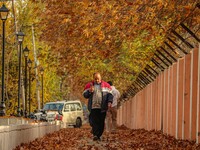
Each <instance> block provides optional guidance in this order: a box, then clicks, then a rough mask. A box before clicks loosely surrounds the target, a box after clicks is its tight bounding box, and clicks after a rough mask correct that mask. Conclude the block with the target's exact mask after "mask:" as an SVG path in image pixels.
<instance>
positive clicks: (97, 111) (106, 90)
mask: <svg viewBox="0 0 200 150" xmlns="http://www.w3.org/2000/svg"><path fill="white" fill-rule="evenodd" d="M93 78H94V80H93V81H91V82H89V83H87V84H86V86H85V88H84V92H83V96H84V97H85V98H87V99H88V110H89V111H90V116H89V120H90V125H91V126H92V134H93V136H94V137H93V140H94V141H96V140H100V137H101V136H102V134H103V131H104V124H105V117H106V112H107V110H108V108H111V106H112V101H113V95H112V93H111V87H110V85H109V84H108V83H107V82H105V81H103V80H101V75H100V73H98V72H97V73H94V74H93Z"/></svg>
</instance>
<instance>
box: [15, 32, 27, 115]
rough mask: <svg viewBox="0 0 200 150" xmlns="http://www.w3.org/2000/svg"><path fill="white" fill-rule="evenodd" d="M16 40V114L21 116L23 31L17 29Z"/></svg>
mask: <svg viewBox="0 0 200 150" xmlns="http://www.w3.org/2000/svg"><path fill="white" fill-rule="evenodd" d="M16 35H17V40H18V42H19V70H18V102H17V103H18V104H17V115H18V117H20V116H21V113H20V112H21V111H20V94H21V64H22V63H21V57H22V42H23V40H24V36H25V35H24V33H23V32H21V31H19V32H18V33H17V34H16Z"/></svg>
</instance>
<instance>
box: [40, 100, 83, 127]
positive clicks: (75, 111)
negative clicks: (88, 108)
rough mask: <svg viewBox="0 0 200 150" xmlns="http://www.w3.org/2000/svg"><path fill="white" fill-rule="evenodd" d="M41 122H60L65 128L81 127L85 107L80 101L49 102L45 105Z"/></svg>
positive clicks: (41, 113) (41, 114)
mask: <svg viewBox="0 0 200 150" xmlns="http://www.w3.org/2000/svg"><path fill="white" fill-rule="evenodd" d="M39 113H40V120H44V121H48V122H49V121H54V120H60V121H61V122H62V123H63V124H64V126H68V125H72V126H74V127H79V128H80V127H81V126H82V122H83V120H84V113H83V106H82V103H81V101H80V100H70V101H57V102H49V103H46V104H45V105H44V108H43V111H42V112H39Z"/></svg>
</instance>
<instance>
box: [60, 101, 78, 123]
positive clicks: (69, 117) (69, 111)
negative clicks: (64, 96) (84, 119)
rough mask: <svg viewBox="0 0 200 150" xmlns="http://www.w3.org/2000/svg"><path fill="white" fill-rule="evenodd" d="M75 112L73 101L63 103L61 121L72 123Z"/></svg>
mask: <svg viewBox="0 0 200 150" xmlns="http://www.w3.org/2000/svg"><path fill="white" fill-rule="evenodd" d="M75 112H76V109H75V105H74V104H73V103H67V104H65V106H64V110H63V122H66V123H67V124H74V119H75Z"/></svg>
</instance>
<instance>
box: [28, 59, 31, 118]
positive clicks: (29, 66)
mask: <svg viewBox="0 0 200 150" xmlns="http://www.w3.org/2000/svg"><path fill="white" fill-rule="evenodd" d="M31 67H32V61H31V60H30V59H29V60H28V68H29V98H28V99H29V115H30V114H31Z"/></svg>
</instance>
